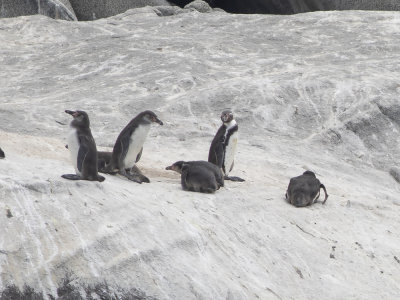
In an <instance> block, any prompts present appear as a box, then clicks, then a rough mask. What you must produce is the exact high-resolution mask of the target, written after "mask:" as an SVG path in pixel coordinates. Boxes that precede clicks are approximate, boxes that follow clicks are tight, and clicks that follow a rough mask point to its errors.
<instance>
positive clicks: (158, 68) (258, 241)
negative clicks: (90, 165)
mask: <svg viewBox="0 0 400 300" xmlns="http://www.w3.org/2000/svg"><path fill="white" fill-rule="evenodd" d="M399 25H400V13H397V12H381V13H378V12H355V11H351V12H318V13H308V14H303V15H293V16H271V15H230V14H226V13H222V12H221V13H220V12H212V13H209V14H201V13H199V12H197V11H191V12H187V13H181V14H178V15H173V16H170V17H162V18H161V17H158V16H157V14H156V13H155V11H154V10H152V9H150V8H141V9H135V10H129V11H127V12H126V13H124V14H121V15H118V16H115V17H112V18H108V19H101V20H97V21H94V22H62V21H57V20H52V19H49V18H46V17H43V16H30V17H19V18H13V19H2V20H0V43H1V47H0V51H1V55H0V65H1V68H0V99H1V101H0V128H1V131H0V146H1V148H2V149H3V150H4V152H6V154H7V156H6V158H5V159H4V160H1V161H0V199H1V200H0V227H1V228H2V234H1V235H0V290H2V289H5V288H6V287H7V286H10V285H12V284H15V285H17V286H18V287H21V288H22V287H23V285H24V284H27V285H29V286H32V287H33V288H35V290H37V291H44V292H45V294H52V295H57V288H58V287H59V286H60V285H61V284H62V282H63V279H64V278H66V276H67V275H68V274H73V276H74V278H77V279H76V280H74V281H73V283H74V284H76V285H79V282H83V283H85V284H96V283H98V282H104V281H106V282H107V283H108V284H109V285H110V286H112V287H114V286H119V287H121V288H123V289H126V290H130V289H132V288H135V289H138V290H140V291H143V293H144V294H145V295H147V296H148V297H152V298H155V299H188V300H190V299H317V298H320V297H321V296H322V295H323V298H324V299H365V298H371V299H378V298H379V299H396V298H397V296H398V295H399V293H400V287H399V285H398V278H399V277H400V260H399V257H400V254H399V248H400V232H399V230H398V228H399V227H400V221H399V214H400V201H399V198H400V196H399V195H400V185H399V184H398V183H397V182H396V181H395V180H394V179H393V178H392V177H391V176H390V174H389V172H388V171H389V169H390V168H392V167H393V168H396V167H397V166H398V162H399V160H400V153H399V151H398V149H399V147H400V145H399V143H400V139H398V134H399V130H400V124H399V121H398V118H397V116H398V114H399V107H398V104H397V99H398V98H399V96H400V85H399V81H398V78H399V70H398V66H397V63H398V55H399V53H400V39H399V38H398V37H399V36H400V26H399ZM225 108H231V109H232V110H233V111H234V112H235V115H236V119H237V122H238V124H239V132H240V139H239V144H238V153H237V158H236V162H235V168H234V170H233V171H232V173H231V174H232V176H240V177H242V178H245V179H246V182H244V183H232V182H227V183H226V187H224V188H223V189H221V190H219V191H218V192H217V193H216V194H213V195H204V194H198V193H190V192H183V191H182V190H181V188H180V182H179V175H178V174H173V173H169V172H168V171H166V170H164V168H165V167H166V166H167V165H169V164H171V163H172V162H175V161H177V160H179V159H183V160H199V159H206V158H207V155H208V148H209V144H210V142H211V140H212V137H213V135H214V134H215V132H216V130H217V128H218V126H219V125H220V120H219V114H220V112H221V110H223V109H225ZM65 109H81V110H85V111H87V112H88V113H89V116H90V119H91V124H92V125H91V127H92V132H93V135H94V137H95V139H96V142H97V145H98V148H99V149H100V150H109V149H110V148H111V147H112V144H113V142H114V141H115V139H116V137H117V135H118V134H119V132H120V130H121V129H122V128H123V127H124V126H125V125H126V123H127V122H128V121H129V120H130V119H131V118H132V117H134V116H135V115H136V114H137V113H138V112H140V111H142V110H145V109H151V110H153V111H155V112H156V113H157V115H159V117H160V119H162V120H163V121H164V124H165V125H164V126H162V127H161V126H160V127H153V128H152V129H151V131H150V135H149V137H148V140H147V141H146V143H145V146H144V151H143V155H142V158H141V160H140V163H139V167H140V168H141V169H142V171H143V172H144V174H146V175H147V176H148V177H149V178H150V180H151V181H152V182H151V183H150V184H142V185H139V184H135V183H132V182H128V181H127V180H124V179H123V178H119V177H117V176H107V178H106V181H105V182H103V183H93V182H84V181H78V182H71V181H66V180H63V179H62V178H61V177H60V175H61V174H64V173H68V172H72V170H73V167H72V165H71V163H70V162H69V156H68V152H67V150H66V149H65V148H64V145H65V140H66V136H67V134H68V126H67V125H66V124H68V122H69V121H70V118H68V116H67V115H66V114H65V113H64V112H63V111H64V110H65ZM305 169H311V170H313V171H315V172H316V174H317V176H318V178H319V179H320V180H321V181H322V182H323V183H324V184H325V186H326V187H327V190H328V193H329V195H330V196H329V199H328V202H327V203H326V204H325V205H323V206H322V205H321V204H320V203H318V204H315V205H314V206H312V207H308V208H302V209H297V208H295V207H292V206H290V205H289V204H287V203H286V202H285V200H284V194H285V191H286V188H287V184H288V182H289V179H290V178H291V177H294V176H297V175H299V174H301V173H302V172H303V171H304V170H305Z"/></svg>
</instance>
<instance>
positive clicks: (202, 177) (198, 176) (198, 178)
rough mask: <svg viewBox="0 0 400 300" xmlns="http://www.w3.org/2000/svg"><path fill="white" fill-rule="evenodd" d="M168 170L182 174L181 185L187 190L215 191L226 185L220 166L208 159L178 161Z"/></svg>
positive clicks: (167, 168)
mask: <svg viewBox="0 0 400 300" xmlns="http://www.w3.org/2000/svg"><path fill="white" fill-rule="evenodd" d="M166 170H172V171H175V172H178V173H180V174H181V185H182V189H183V190H185V191H193V192H200V193H214V192H215V191H216V190H218V189H219V188H220V187H221V186H224V177H223V174H222V172H221V170H220V168H218V167H217V166H215V165H213V164H212V163H209V162H207V161H188V162H185V161H177V162H175V163H174V164H172V165H171V166H168V167H166Z"/></svg>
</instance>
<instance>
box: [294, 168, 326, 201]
mask: <svg viewBox="0 0 400 300" xmlns="http://www.w3.org/2000/svg"><path fill="white" fill-rule="evenodd" d="M321 188H322V189H323V190H324V193H325V199H324V201H323V202H322V204H325V202H326V200H327V199H328V193H327V192H326V188H325V186H324V185H323V184H322V183H321V182H320V181H319V180H318V179H317V177H316V176H315V173H314V172H311V171H305V172H304V173H303V175H300V176H297V177H294V178H291V179H290V182H289V186H288V188H287V191H286V200H287V201H288V202H289V203H290V204H292V205H294V206H296V207H304V206H308V205H311V204H313V203H316V202H317V199H318V198H319V195H320V189H321Z"/></svg>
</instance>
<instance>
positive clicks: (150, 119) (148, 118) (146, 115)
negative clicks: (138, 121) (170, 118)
mask: <svg viewBox="0 0 400 300" xmlns="http://www.w3.org/2000/svg"><path fill="white" fill-rule="evenodd" d="M142 120H143V121H144V122H146V123H148V124H150V123H158V124H160V125H164V123H163V122H162V121H161V120H160V119H159V118H158V117H157V115H156V114H155V113H153V112H152V111H151V110H146V111H144V112H142Z"/></svg>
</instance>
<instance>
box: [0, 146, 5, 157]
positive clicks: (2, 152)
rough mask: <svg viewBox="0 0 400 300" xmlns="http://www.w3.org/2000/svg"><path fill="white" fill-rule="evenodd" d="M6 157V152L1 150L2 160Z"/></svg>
mask: <svg viewBox="0 0 400 300" xmlns="http://www.w3.org/2000/svg"><path fill="white" fill-rule="evenodd" d="M5 157H6V155H5V154H4V151H3V150H1V148H0V159H2V158H5Z"/></svg>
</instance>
